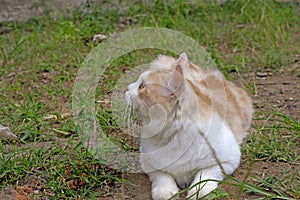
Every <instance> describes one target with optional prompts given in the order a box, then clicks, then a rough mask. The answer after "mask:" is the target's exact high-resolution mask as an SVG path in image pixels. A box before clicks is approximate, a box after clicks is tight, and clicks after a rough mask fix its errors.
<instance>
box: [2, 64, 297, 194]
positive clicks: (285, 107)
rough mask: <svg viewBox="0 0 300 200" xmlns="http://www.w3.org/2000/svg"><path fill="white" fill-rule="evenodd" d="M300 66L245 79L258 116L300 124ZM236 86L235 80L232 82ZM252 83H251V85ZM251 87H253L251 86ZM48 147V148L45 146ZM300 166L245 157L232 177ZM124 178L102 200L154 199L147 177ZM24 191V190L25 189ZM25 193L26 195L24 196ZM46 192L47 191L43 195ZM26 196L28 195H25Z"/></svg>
mask: <svg viewBox="0 0 300 200" xmlns="http://www.w3.org/2000/svg"><path fill="white" fill-rule="evenodd" d="M299 69H300V62H296V63H295V64H294V65H293V66H292V67H289V68H288V70H286V71H285V72H278V73H271V72H256V73H252V74H246V75H243V79H244V80H251V77H252V80H253V77H254V79H255V83H256V91H255V94H253V95H252V99H253V102H254V107H255V109H256V112H257V113H268V112H270V111H271V110H273V109H276V110H279V111H281V112H283V113H284V114H286V115H287V116H289V117H291V118H293V119H296V120H299V119H300V118H299V117H300V104H299V99H300V77H299V76H297V74H299ZM233 81H234V82H236V81H235V80H233ZM250 82H251V81H250ZM250 84H251V83H250ZM257 123H259V122H257V121H255V120H254V121H253V126H254V128H255V126H256V125H257ZM46 146H47V145H46ZM299 165H300V164H299V163H286V162H268V161H259V160H258V161H254V162H249V161H247V158H246V157H243V158H242V163H241V165H240V167H239V168H238V169H237V170H236V172H235V173H234V174H233V177H234V178H236V179H238V180H245V179H246V180H247V181H250V182H251V181H253V180H251V177H253V176H258V177H264V176H267V175H273V176H279V175H281V174H282V173H283V172H284V171H285V170H286V169H290V170H291V171H293V170H295V169H296V168H299ZM122 178H124V179H126V180H128V181H129V182H130V184H126V183H115V185H114V186H108V188H101V189H99V190H100V191H99V192H100V193H101V194H103V196H102V197H99V198H98V199H101V200H114V199H136V200H148V199H149V200H150V199H151V196H150V194H151V183H150V181H149V179H148V177H147V176H146V175H145V174H123V175H122ZM33 182H35V183H37V184H38V185H40V186H41V185H43V184H44V183H43V181H42V180H39V178H38V177H28V178H27V179H25V180H22V181H21V182H19V183H18V185H19V186H17V187H16V188H14V189H13V188H5V189H3V190H2V191H1V193H0V199H1V200H2V199H3V200H4V199H5V200H10V199H18V200H21V199H26V197H30V195H28V194H30V193H33V192H34V191H27V193H26V189H27V190H29V189H28V188H27V185H28V183H33ZM24 187H25V188H24ZM220 187H221V188H222V190H224V191H226V192H227V193H229V194H230V197H229V198H228V199H232V198H236V196H237V194H238V193H239V189H238V188H236V187H233V186H229V185H228V184H223V185H221V186H220ZM24 190H25V192H24ZM44 192H47V191H44ZM24 193H25V194H24ZM239 195H240V196H239V199H256V198H259V196H257V195H254V194H253V193H247V192H242V193H241V194H239ZM184 196H185V194H182V196H181V199H184Z"/></svg>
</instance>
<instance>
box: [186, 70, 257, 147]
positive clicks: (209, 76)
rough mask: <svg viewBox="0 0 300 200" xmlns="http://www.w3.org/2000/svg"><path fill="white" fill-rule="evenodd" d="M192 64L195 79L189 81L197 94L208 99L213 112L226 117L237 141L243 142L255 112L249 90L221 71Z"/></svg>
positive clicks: (207, 101) (207, 102)
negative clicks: (230, 79)
mask: <svg viewBox="0 0 300 200" xmlns="http://www.w3.org/2000/svg"><path fill="white" fill-rule="evenodd" d="M190 66H191V68H190V70H191V71H193V79H192V80H189V81H190V85H192V88H193V90H194V91H195V94H196V95H197V96H198V97H199V98H200V99H205V100H206V105H210V107H211V108H212V109H211V112H214V113H217V114H218V115H219V116H220V117H221V118H222V119H224V121H225V122H226V124H227V125H228V126H229V128H230V129H231V130H232V131H233V133H234V136H235V138H236V140H237V142H238V143H239V144H240V143H242V141H243V139H244V138H245V137H246V136H247V135H248V133H247V130H248V129H249V128H250V125H251V119H252V114H253V108H252V101H251V98H250V97H249V95H248V94H247V92H246V91H245V90H244V89H242V88H241V87H238V86H236V85H235V84H234V83H232V82H230V81H228V80H226V79H225V77H224V76H223V75H222V74H221V72H219V71H216V70H205V69H201V68H198V69H197V66H195V65H190ZM195 77H198V78H195ZM191 82H192V84H191Z"/></svg>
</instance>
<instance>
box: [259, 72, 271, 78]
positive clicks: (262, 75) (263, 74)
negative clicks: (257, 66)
mask: <svg viewBox="0 0 300 200" xmlns="http://www.w3.org/2000/svg"><path fill="white" fill-rule="evenodd" d="M256 76H258V77H260V78H263V77H267V76H268V73H266V72H256Z"/></svg>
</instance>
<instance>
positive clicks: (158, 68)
mask: <svg viewBox="0 0 300 200" xmlns="http://www.w3.org/2000/svg"><path fill="white" fill-rule="evenodd" d="M125 100H126V102H127V104H128V105H129V106H131V107H132V108H133V110H134V112H135V113H136V117H137V119H138V120H139V122H140V126H141V132H140V152H141V155H140V162H141V167H142V169H143V171H144V172H145V173H146V174H147V175H148V176H149V178H150V180H151V182H152V191H151V193H152V199H153V200H166V199H169V198H171V197H172V196H174V195H175V194H176V193H178V192H179V188H180V189H182V188H187V187H189V192H188V195H187V197H189V198H190V199H197V198H198V197H203V196H206V195H207V194H209V193H210V192H211V191H213V190H214V189H216V188H217V186H218V182H220V181H221V180H223V179H224V174H232V173H233V172H234V171H235V170H236V168H237V167H238V165H239V163H240V157H241V152H240V146H239V145H240V144H241V143H242V142H243V139H244V138H245V137H246V136H247V135H248V132H247V131H248V129H249V128H250V125H251V119H252V113H253V108H252V102H251V99H250V97H249V96H248V95H247V93H246V92H245V91H244V90H243V89H241V88H239V87H237V86H236V85H234V84H233V83H232V82H229V81H227V80H226V79H225V78H224V76H223V75H222V73H221V72H219V71H218V70H215V69H209V68H201V67H198V66H197V65H195V64H193V63H191V62H189V61H188V57H187V55H186V54H185V53H182V54H181V55H180V56H179V58H178V59H175V58H173V57H170V56H165V55H160V56H159V57H158V58H157V59H156V60H154V61H153V62H152V63H151V64H150V67H149V69H148V70H146V71H145V72H143V73H142V74H141V75H140V76H139V78H138V80H137V81H136V82H134V83H131V84H129V85H128V86H127V89H126V92H125Z"/></svg>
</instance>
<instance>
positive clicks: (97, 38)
mask: <svg viewBox="0 0 300 200" xmlns="http://www.w3.org/2000/svg"><path fill="white" fill-rule="evenodd" d="M105 39H107V37H106V35H104V34H102V33H99V34H96V35H94V37H93V42H99V43H100V42H102V41H103V40H105Z"/></svg>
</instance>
